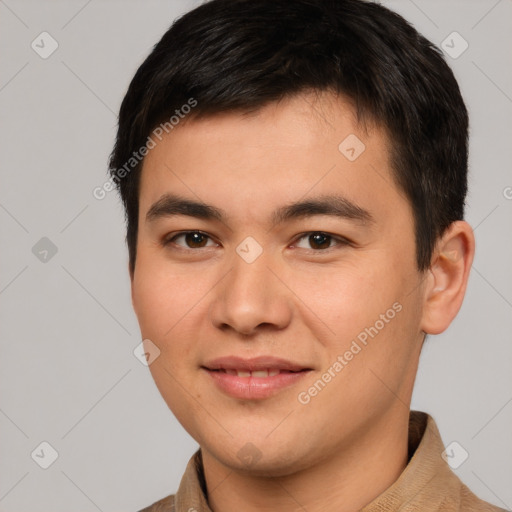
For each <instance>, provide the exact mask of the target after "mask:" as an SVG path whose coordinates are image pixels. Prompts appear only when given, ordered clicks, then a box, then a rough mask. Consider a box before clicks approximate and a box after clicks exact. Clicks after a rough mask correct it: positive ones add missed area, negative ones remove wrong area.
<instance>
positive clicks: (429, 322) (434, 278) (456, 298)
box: [421, 221, 475, 334]
mask: <svg viewBox="0 0 512 512" xmlns="http://www.w3.org/2000/svg"><path fill="white" fill-rule="evenodd" d="M474 253H475V238H474V235H473V230H472V228H471V226H470V225H469V224H468V223H467V222H465V221H456V222H454V223H452V224H451V225H450V226H449V227H448V229H447V230H446V231H445V233H444V234H443V236H442V237H441V238H440V239H439V240H438V243H437V244H436V249H435V251H434V254H433V255H432V264H431V266H430V269H429V270H428V272H429V275H428V278H427V285H426V286H425V297H424V307H423V316H422V325H421V328H422V330H423V331H424V332H425V333H427V334H439V333H441V332H443V331H444V330H446V328H447V327H448V326H449V325H450V323H451V322H452V320H453V319H454V318H455V316H456V315H457V313H458V312H459V309H460V307H461V305H462V301H463V299H464V295H465V293H466V287H467V282H468V278H469V271H470V269H471V265H472V263H473V256H474Z"/></svg>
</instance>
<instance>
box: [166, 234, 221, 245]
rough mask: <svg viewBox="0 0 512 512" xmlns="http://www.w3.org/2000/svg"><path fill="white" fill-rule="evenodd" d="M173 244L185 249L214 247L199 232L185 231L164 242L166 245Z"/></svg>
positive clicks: (212, 243) (209, 239) (206, 237)
mask: <svg viewBox="0 0 512 512" xmlns="http://www.w3.org/2000/svg"><path fill="white" fill-rule="evenodd" d="M170 243H174V244H176V245H178V246H180V247H184V248H186V249H201V248H203V247H211V246H212V245H216V244H215V243H214V242H213V241H212V240H211V238H210V237H209V236H208V235H206V234H205V233H201V232H200V231H186V232H183V233H179V234H177V235H175V236H173V237H172V238H171V239H169V240H168V241H167V242H166V245H168V244H170Z"/></svg>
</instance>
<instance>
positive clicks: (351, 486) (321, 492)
mask: <svg viewBox="0 0 512 512" xmlns="http://www.w3.org/2000/svg"><path fill="white" fill-rule="evenodd" d="M402 407H403V405H402ZM403 409H405V408H403ZM408 419H409V412H408V411H407V413H406V414H405V411H402V413H401V414H400V415H399V417H398V418H397V417H396V411H395V418H394V419H393V420H390V419H389V418H383V420H382V421H381V422H379V424H376V425H373V426H372V428H371V429H369V430H368V432H366V433H365V434H364V435H361V436H360V437H359V438H358V439H356V440H355V442H352V443H350V446H349V447H348V448H347V447H345V448H340V449H338V450H333V453H332V454H330V455H329V456H328V457H326V458H324V459H322V460H321V461H318V462H317V463H316V464H314V465H312V466H310V467H308V468H306V469H303V470H301V471H298V472H295V473H292V474H288V475H286V476H281V477H272V478H269V477H261V476H254V475H250V474H248V473H246V472H245V473H244V472H239V471H237V470H236V469H233V468H230V467H228V466H226V465H224V464H222V463H221V462H220V461H219V460H218V459H216V458H214V457H213V456H212V455H211V454H210V453H208V452H207V451H205V450H204V449H202V450H201V451H202V455H203V467H204V474H205V479H206V485H207V489H208V502H209V504H210V507H211V509H212V510H213V511H214V512H235V511H237V512H238V511H240V510H244V512H253V511H254V512H256V511H258V512H266V511H268V512H270V511H275V510H280V511H282V512H292V511H297V510H307V511H308V512H320V511H321V512H331V511H332V512H334V511H336V512H356V511H358V510H360V509H361V508H363V507H364V506H365V505H367V504H368V503H370V502H371V501H372V500H373V499H374V498H376V497H377V496H379V495H380V494H382V493H383V492H384V491H385V490H386V489H388V488H389V487H390V486H391V485H392V484H393V483H394V482H395V481H396V480H397V478H398V477H399V476H400V474H401V472H402V471H403V470H404V469H405V466H406V465H407V457H408V447H407V440H408V424H409V423H408Z"/></svg>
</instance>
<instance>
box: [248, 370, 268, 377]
mask: <svg viewBox="0 0 512 512" xmlns="http://www.w3.org/2000/svg"><path fill="white" fill-rule="evenodd" d="M251 377H268V370H257V371H254V372H251Z"/></svg>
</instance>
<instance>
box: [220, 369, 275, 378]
mask: <svg viewBox="0 0 512 512" xmlns="http://www.w3.org/2000/svg"><path fill="white" fill-rule="evenodd" d="M224 371H225V372H226V373H227V374H228V375H236V376H237V377H256V378H263V377H275V376H276V375H279V373H281V372H280V370H278V369H277V368H272V369H266V370H255V371H253V372H249V371H247V370H232V369H229V370H228V369H226V370H224Z"/></svg>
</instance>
